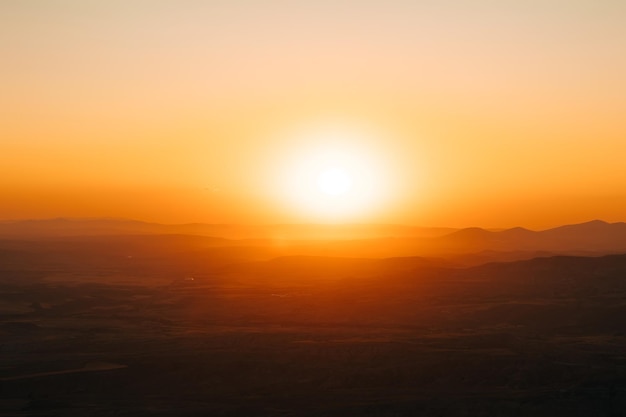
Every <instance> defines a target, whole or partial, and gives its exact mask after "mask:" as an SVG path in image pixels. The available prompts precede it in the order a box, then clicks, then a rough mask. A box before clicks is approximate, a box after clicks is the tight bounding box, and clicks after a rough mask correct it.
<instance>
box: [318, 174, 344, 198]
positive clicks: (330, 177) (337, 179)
mask: <svg viewBox="0 0 626 417" xmlns="http://www.w3.org/2000/svg"><path fill="white" fill-rule="evenodd" d="M317 186H318V187H319V189H320V190H321V191H322V192H323V193H326V194H329V195H341V194H345V193H346V192H348V191H349V190H350V187H352V177H351V176H350V175H349V174H348V173H347V172H346V171H345V170H344V169H342V168H328V169H325V170H323V171H322V172H320V174H319V175H318V176H317Z"/></svg>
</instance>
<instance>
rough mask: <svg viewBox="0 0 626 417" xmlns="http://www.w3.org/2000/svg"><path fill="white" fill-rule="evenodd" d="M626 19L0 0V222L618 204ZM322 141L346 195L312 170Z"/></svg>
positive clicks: (401, 2) (398, 215) (383, 8)
mask: <svg viewBox="0 0 626 417" xmlns="http://www.w3.org/2000/svg"><path fill="white" fill-rule="evenodd" d="M625 22H626V2H623V1H618V0H595V1H594V0H569V1H565V0H563V1H557V0H541V1H540V0H536V1H534V0H527V1H507V0H500V1H487V0H484V1H481V0H474V1H469V0H468V1H462V0H455V1H452V0H449V1H446V0H443V1H442V0H437V1H434V0H433V1H409V0H385V1H382V0H381V1H378V0H371V1H368V0H343V1H342V0H334V1H330V0H329V1H326V0H316V1H308V0H307V1H305V0H301V1H297V0H293V1H286V0H282V1H281V0H266V1H260V0H259V1H255V0H247V1H245V0H223V1H222V0H207V1H199V0H182V1H174V0H171V1H161V0H150V1H149V0H136V1H133V0H107V1H91V0H65V1H61V0H39V1H38V0H3V1H1V2H0V53H1V63H2V64H1V65H0V74H1V77H0V219H17V218H44V217H60V216H62V217H100V216H105V217H125V218H134V219H141V220H147V221H158V222H163V223H185V222H206V223H293V222H325V221H345V222H376V223H403V224H415V225H421V226H451V227H464V226H484V227H512V226H526V227H530V228H546V227H551V226H555V225H559V224H564V223H574V222H581V221H587V220H591V219H595V218H600V219H604V220H607V221H624V220H626V24H625ZM329 155H330V156H329ZM316 158H317V159H316ZM324 158H327V159H328V158H330V159H333V158H334V159H333V161H335V162H336V161H339V162H336V163H337V164H339V165H338V166H340V167H344V168H345V169H346V172H347V173H348V176H349V178H343V177H342V176H341V175H343V174H341V175H339V176H332V175H331V178H330V179H331V180H337V181H339V183H340V185H341V184H343V181H344V180H345V185H346V187H347V185H348V184H349V185H350V187H352V188H351V191H350V192H349V193H347V194H346V195H343V196H339V197H336V196H335V195H334V193H335V191H337V193H343V189H335V188H332V186H331V187H330V189H327V190H324V184H321V192H320V189H315V187H316V185H315V184H313V182H312V183H311V184H313V185H310V187H311V188H307V187H309V185H306V186H305V185H303V183H302V182H298V181H299V178H300V176H302V178H305V177H306V176H307V175H309V176H310V178H313V179H314V180H315V181H317V182H318V183H319V182H320V181H322V182H323V181H326V179H327V178H326V177H327V176H328V175H326V174H328V172H326V171H324V170H325V169H326V170H327V168H325V165H324V163H325V162H320V161H321V160H323V159H324ZM335 162H333V163H335ZM307 169H309V170H310V171H311V172H309V171H306V170H307ZM333 169H334V168H333ZM342 169H343V168H342ZM318 171H319V172H318ZM327 171H328V170H327ZM307 178H309V177H307ZM320 178H321V179H320ZM303 181H304V180H303ZM318 185H319V184H318ZM340 188H341V187H340ZM324 191H329V192H328V193H327V194H329V195H323V194H324ZM350 193H352V194H350ZM324 198H327V199H334V198H337V201H339V202H340V203H338V204H339V205H341V209H340V210H338V211H337V212H332V211H333V210H335V209H334V208H327V207H326V206H324V207H323V208H322V206H321V205H322V204H325V203H323V202H320V201H318V200H319V199H324ZM341 198H345V200H341ZM333 204H334V203H333ZM344 206H345V207H344ZM332 207H335V206H334V205H333V206H332ZM330 212H332V213H330ZM329 213H330V214H329Z"/></svg>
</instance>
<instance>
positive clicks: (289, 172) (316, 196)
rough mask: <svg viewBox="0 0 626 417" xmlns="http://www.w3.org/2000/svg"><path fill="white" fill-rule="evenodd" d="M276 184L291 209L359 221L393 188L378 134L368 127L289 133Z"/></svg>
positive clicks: (305, 214)
mask: <svg viewBox="0 0 626 417" xmlns="http://www.w3.org/2000/svg"><path fill="white" fill-rule="evenodd" d="M289 139H290V140H289V147H288V150H287V151H286V152H285V153H283V154H282V158H281V160H280V161H278V163H277V171H276V172H277V173H276V174H275V176H274V178H275V179H276V180H275V181H274V184H278V185H279V187H277V188H276V189H277V190H278V191H279V193H280V198H281V200H282V201H284V202H286V203H288V205H289V206H290V207H291V210H292V213H294V214H295V213H300V216H298V215H296V216H297V217H300V218H302V217H304V218H308V219H313V220H315V221H321V222H326V221H330V222H336V221H341V222H344V221H356V220H362V219H364V218H366V217H367V216H368V215H370V214H372V213H374V212H375V211H376V210H377V209H378V208H380V206H381V205H382V204H383V203H384V202H385V201H386V200H387V199H388V195H389V193H388V191H389V189H390V188H391V187H390V184H391V180H390V176H389V173H390V172H391V169H390V168H389V165H388V164H386V163H385V161H384V158H383V155H384V152H381V151H380V150H379V149H378V148H377V146H375V144H377V143H381V142H382V140H380V139H379V138H373V135H372V134H371V133H370V132H368V131H365V130H363V129H355V128H346V127H345V126H341V127H337V126H331V127H328V126H324V127H317V128H314V129H308V130H304V131H300V132H297V133H292V134H291V135H290V136H289Z"/></svg>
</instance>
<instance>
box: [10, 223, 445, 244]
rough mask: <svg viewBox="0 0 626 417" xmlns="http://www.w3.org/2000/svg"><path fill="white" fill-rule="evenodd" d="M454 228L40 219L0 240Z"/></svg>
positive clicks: (389, 233) (387, 233)
mask: <svg viewBox="0 0 626 417" xmlns="http://www.w3.org/2000/svg"><path fill="white" fill-rule="evenodd" d="M455 230H457V229H453V228H436V227H413V226H403V225H392V224H273V225H271V224H270V225H231V224H204V223H188V224H172V225H166V224H159V223H148V222H142V221H136V220H128V219H110V218H96V219H70V218H56V219H42V220H18V221H4V222H0V238H2V237H26V238H27V237H35V238H36V237H55V236H56V237H66V236H90V235H92V236H102V235H129V234H181V235H199V236H213V237H221V238H228V239H278V240H281V239H286V240H325V239H328V240H332V239H373V238H383V237H414V238H427V237H434V236H442V235H445V234H448V233H451V232H453V231H455Z"/></svg>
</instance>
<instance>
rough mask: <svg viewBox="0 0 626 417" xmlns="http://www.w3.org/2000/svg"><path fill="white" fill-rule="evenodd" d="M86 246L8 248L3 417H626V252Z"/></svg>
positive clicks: (1, 320)
mask: <svg viewBox="0 0 626 417" xmlns="http://www.w3.org/2000/svg"><path fill="white" fill-rule="evenodd" d="M91 244H92V246H89V245H86V244H85V243H84V242H83V243H81V242H79V243H76V242H74V244H68V245H66V246H63V245H61V244H59V243H58V242H56V243H55V244H54V245H52V246H50V244H48V243H41V242H24V241H22V242H17V241H16V242H13V241H4V242H2V245H0V247H1V248H2V250H1V251H0V257H1V258H0V416H371V417H374V416H389V417H390V416H533V417H540V416H551V417H554V416H568V417H569V416H584V417H589V416H623V415H626V412H625V411H626V255H612V256H604V257H594V258H586V257H566V256H561V257H548V258H537V259H531V260H526V261H517V262H511V263H490V264H485V265H481V266H474V267H459V266H455V265H452V264H447V263H446V262H445V261H436V260H427V259H422V258H392V259H383V260H372V259H338V258H322V257H284V258H278V259H274V260H270V261H255V262H244V261H245V260H246V256H248V257H249V258H250V259H252V258H255V257H256V256H257V255H258V253H257V252H254V251H253V252H254V253H253V254H251V252H249V251H247V250H246V249H238V250H239V251H240V252H236V251H235V252H236V253H239V255H238V256H239V257H238V256H235V255H233V254H234V253H235V252H233V251H227V252H224V253H222V254H221V255H220V254H219V253H218V254H215V253H213V255H211V256H209V255H208V254H203V253H202V252H201V251H199V252H198V253H195V252H194V253H191V252H186V251H184V250H182V249H181V250H179V251H175V250H173V251H169V252H168V251H162V252H159V250H158V249H155V248H154V247H150V249H149V250H145V251H142V249H141V248H142V247H147V246H145V245H144V246H141V245H139V246H134V252H132V253H133V254H132V255H130V254H128V250H127V249H128V248H124V249H123V250H122V249H119V246H117V245H112V246H111V245H109V244H107V243H100V244H101V246H97V245H96V246H93V242H92V243H91ZM51 248H56V249H54V250H53V249H51ZM59 248H60V249H59ZM168 253H169V255H168ZM242 253H243V254H247V255H242Z"/></svg>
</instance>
